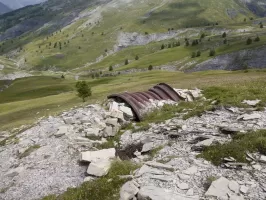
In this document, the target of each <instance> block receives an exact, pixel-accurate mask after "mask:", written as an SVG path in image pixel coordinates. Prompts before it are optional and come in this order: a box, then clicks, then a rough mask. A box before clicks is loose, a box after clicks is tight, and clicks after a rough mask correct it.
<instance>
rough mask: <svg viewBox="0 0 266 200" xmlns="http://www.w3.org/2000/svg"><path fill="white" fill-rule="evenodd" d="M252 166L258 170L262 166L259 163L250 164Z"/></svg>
mask: <svg viewBox="0 0 266 200" xmlns="http://www.w3.org/2000/svg"><path fill="white" fill-rule="evenodd" d="M252 167H253V168H254V169H256V170H258V171H260V170H261V169H262V166H261V165H259V164H256V165H252Z"/></svg>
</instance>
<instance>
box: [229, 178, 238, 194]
mask: <svg viewBox="0 0 266 200" xmlns="http://www.w3.org/2000/svg"><path fill="white" fill-rule="evenodd" d="M228 187H229V189H230V190H231V191H233V192H235V193H239V185H238V183H237V182H236V181H230V182H229V185H228Z"/></svg>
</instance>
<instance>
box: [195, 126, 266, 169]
mask: <svg viewBox="0 0 266 200" xmlns="http://www.w3.org/2000/svg"><path fill="white" fill-rule="evenodd" d="M246 152H251V153H255V152H259V153H261V154H263V155H266V130H260V131H257V132H250V133H247V134H239V135H236V136H233V139H232V141H231V142H229V143H226V144H217V145H213V146H210V147H206V148H205V150H204V151H203V153H202V154H200V155H199V157H202V158H205V159H206V160H209V161H211V162H212V163H213V164H214V165H221V164H222V163H223V158H228V157H233V158H234V159H236V161H237V162H244V163H247V162H248V161H247V159H246Z"/></svg>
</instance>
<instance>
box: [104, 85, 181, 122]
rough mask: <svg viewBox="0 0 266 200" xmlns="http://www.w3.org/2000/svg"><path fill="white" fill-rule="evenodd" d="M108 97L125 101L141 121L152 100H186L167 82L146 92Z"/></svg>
mask: <svg viewBox="0 0 266 200" xmlns="http://www.w3.org/2000/svg"><path fill="white" fill-rule="evenodd" d="M108 98H109V99H111V98H113V99H119V101H120V102H121V101H122V102H125V103H126V104H127V105H128V106H130V107H131V109H132V111H133V113H134V115H135V117H136V120H139V121H141V120H142V118H143V110H145V108H146V106H147V105H148V104H149V103H150V100H159V101H161V100H172V101H180V100H184V99H183V98H182V97H181V96H179V95H178V94H177V92H176V91H175V90H174V89H173V88H172V87H171V86H169V85H167V84H165V83H160V84H158V85H156V86H154V87H153V88H151V89H149V90H148V91H145V92H135V93H128V92H125V93H121V94H112V95H110V96H108Z"/></svg>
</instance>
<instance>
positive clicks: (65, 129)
mask: <svg viewBox="0 0 266 200" xmlns="http://www.w3.org/2000/svg"><path fill="white" fill-rule="evenodd" d="M69 129H70V127H69V126H60V127H59V128H58V131H57V132H56V133H55V134H54V136H55V137H62V136H64V135H66V134H67V133H68V131H69Z"/></svg>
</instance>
